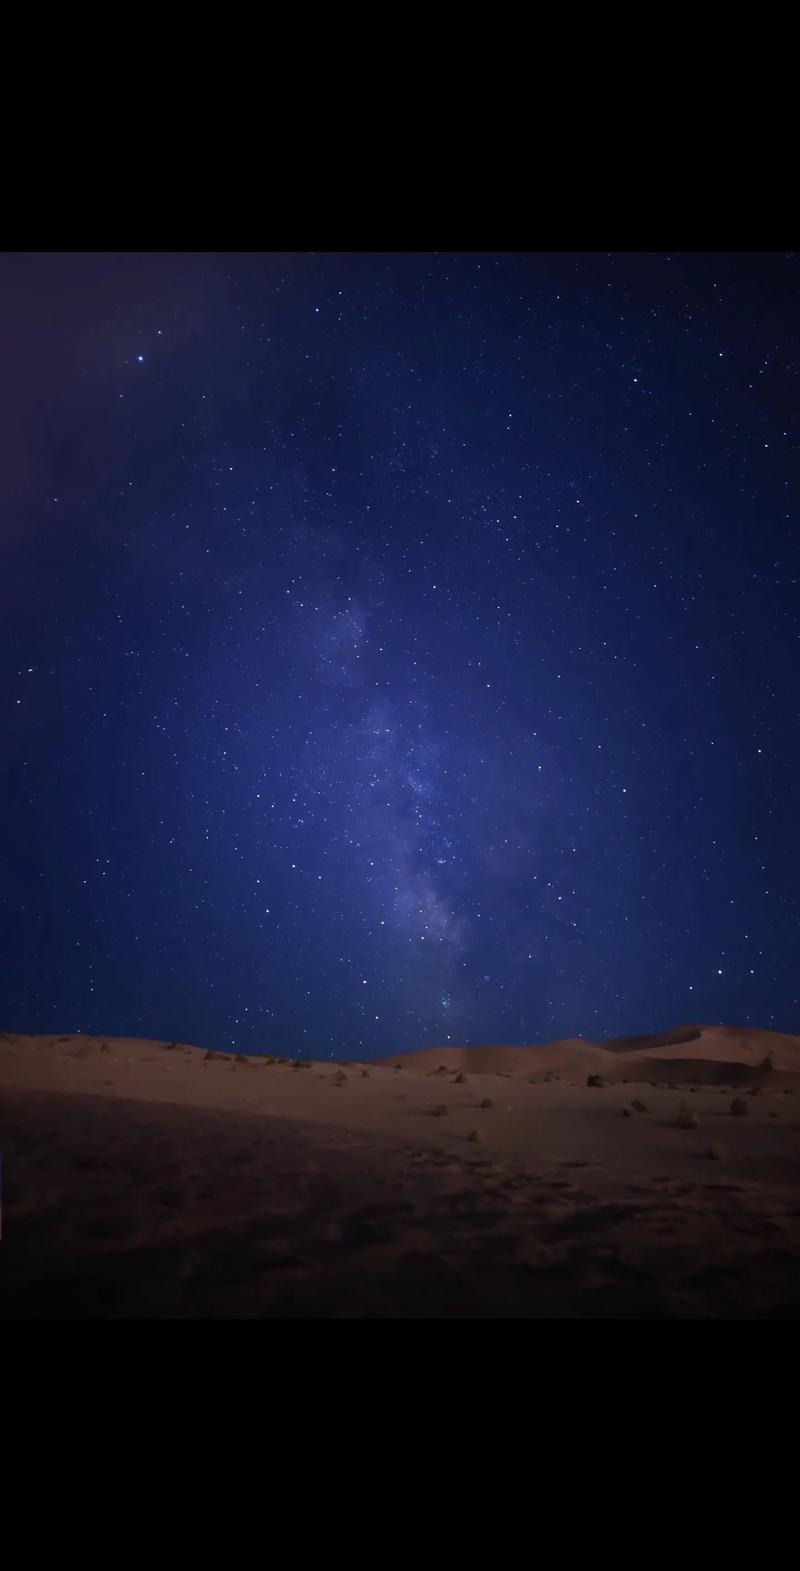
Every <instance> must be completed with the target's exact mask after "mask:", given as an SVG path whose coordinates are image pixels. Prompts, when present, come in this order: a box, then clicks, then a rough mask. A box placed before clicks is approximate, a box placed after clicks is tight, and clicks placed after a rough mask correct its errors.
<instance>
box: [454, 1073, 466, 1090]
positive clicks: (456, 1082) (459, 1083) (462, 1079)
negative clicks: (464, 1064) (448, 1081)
mask: <svg viewBox="0 0 800 1571" xmlns="http://www.w3.org/2000/svg"><path fill="white" fill-rule="evenodd" d="M466 1078H467V1077H466V1075H465V1074H463V1073H462V1071H461V1070H459V1072H458V1074H457V1075H456V1078H455V1080H454V1081H453V1085H457V1086H463V1084H464V1082H465V1081H466Z"/></svg>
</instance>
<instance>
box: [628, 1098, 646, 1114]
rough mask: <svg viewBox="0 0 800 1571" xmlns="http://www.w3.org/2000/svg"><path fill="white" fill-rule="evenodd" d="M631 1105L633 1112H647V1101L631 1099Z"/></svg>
mask: <svg viewBox="0 0 800 1571" xmlns="http://www.w3.org/2000/svg"><path fill="white" fill-rule="evenodd" d="M631 1107H632V1108H633V1111H634V1113H646V1112H647V1103H646V1102H639V1101H638V1100H637V1101H633V1102H631Z"/></svg>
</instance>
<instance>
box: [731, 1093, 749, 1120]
mask: <svg viewBox="0 0 800 1571" xmlns="http://www.w3.org/2000/svg"><path fill="white" fill-rule="evenodd" d="M746 1112H747V1103H746V1102H745V1100H744V1098H743V1097H741V1096H735V1097H734V1099H733V1101H732V1102H731V1117H732V1118H744V1115H745V1113H746Z"/></svg>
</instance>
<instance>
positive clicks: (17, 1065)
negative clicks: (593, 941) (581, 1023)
mask: <svg viewBox="0 0 800 1571" xmlns="http://www.w3.org/2000/svg"><path fill="white" fill-rule="evenodd" d="M706 1029H710V1030H715V1031H717V1032H719V1028H703V1030H704V1031H705V1030H706ZM763 1035H765V1034H764V1033H762V1034H761V1036H763ZM740 1036H741V1033H733V1035H732V1036H731V1035H730V1034H727V1035H726V1034H723V1035H722V1037H717V1038H716V1039H714V1038H712V1047H713V1042H714V1040H717V1041H720V1042H722V1043H724V1044H727V1045H726V1048H725V1050H726V1051H730V1050H731V1049H730V1044H731V1042H733V1048H734V1050H735V1051H740V1052H748V1053H751V1054H752V1053H754V1052H755V1051H756V1044H755V1042H754V1040H753V1034H752V1033H750V1034H749V1035H748V1036H747V1040H746V1041H745V1042H744V1044H740V1043H739V1042H738V1037H740ZM675 1045H676V1046H677V1045H679V1044H675ZM691 1045H692V1044H691V1043H689V1044H686V1043H684V1044H683V1045H682V1050H683V1051H684V1052H686V1051H688V1048H689V1046H691ZM759 1045H760V1043H759ZM784 1045H785V1044H784ZM659 1050H660V1049H659ZM716 1050H717V1049H716V1048H715V1049H714V1051H716ZM474 1051H475V1050H472V1049H455V1048H448V1049H434V1050H431V1051H430V1052H428V1053H427V1054H422V1055H418V1054H414V1055H412V1054H408V1055H403V1056H402V1057H401V1058H398V1059H394V1060H389V1061H388V1063H384V1064H380V1065H376V1066H360V1065H357V1064H356V1065H351V1066H346V1067H343V1068H340V1067H339V1066H337V1065H335V1064H332V1063H330V1062H328V1063H316V1064H312V1065H311V1066H310V1067H308V1068H300V1069H295V1068H292V1067H291V1065H289V1064H286V1065H278V1064H272V1065H268V1064H267V1063H266V1062H265V1061H264V1060H259V1059H254V1058H250V1059H248V1058H246V1057H241V1056H240V1057H238V1058H237V1057H236V1056H235V1055H232V1054H208V1053H206V1052H204V1051H203V1050H202V1049H199V1048H192V1047H188V1046H186V1045H183V1044H165V1043H157V1042H149V1041H140V1040H137V1039H132V1038H131V1039H113V1038H105V1039H103V1038H88V1037H68V1036H60V1037H21V1036H13V1035H12V1036H8V1035H6V1036H5V1037H0V1145H1V1146H2V1151H3V1174H4V1214H3V1240H2V1246H0V1316H7V1317H9V1316H10V1317H14V1316H22V1317H26V1316H35V1317H47V1316H61V1315H67V1316H84V1315H85V1316H98V1315H101V1316H125V1315H134V1316H139V1315H159V1316H161V1315H167V1316H190V1317H191V1316H194V1317H198V1316H199V1317H202V1316H209V1315H233V1316H256V1317H278V1318H280V1317H287V1316H313V1317H326V1318H330V1317H333V1318H340V1317H352V1316H355V1317H359V1316H370V1317H379V1318H390V1317H396V1316H433V1317H459V1316H468V1317H469V1316H487V1315H488V1316H497V1317H509V1316H511V1317H525V1318H547V1317H550V1316H566V1317H570V1318H583V1317H587V1316H588V1317H595V1318H605V1317H620V1316H622V1317H665V1318H670V1317H686V1316H733V1317H737V1316H743V1315H744V1316H747V1315H758V1316H766V1317H774V1316H786V1315H792V1316H796V1315H797V1314H798V1313H800V1081H798V1080H797V1079H796V1077H795V1076H793V1075H788V1074H785V1073H784V1076H783V1078H785V1079H786V1080H789V1081H791V1082H792V1083H791V1085H790V1086H787V1087H784V1088H781V1087H780V1086H779V1085H778V1084H777V1083H776V1082H777V1079H778V1076H777V1075H776V1076H775V1077H771V1078H770V1080H769V1082H768V1084H767V1085H765V1087H764V1089H763V1090H761V1091H760V1092H759V1093H758V1094H757V1095H753V1096H747V1095H745V1096H744V1097H743V1098H742V1100H743V1101H744V1102H745V1103H746V1104H747V1116H745V1117H743V1118H734V1117H731V1115H730V1111H729V1109H730V1102H731V1095H730V1091H729V1090H724V1091H722V1090H720V1088H718V1087H717V1086H713V1085H700V1086H697V1087H691V1088H688V1089H686V1090H685V1091H683V1092H676V1091H675V1090H671V1089H668V1088H667V1087H666V1086H664V1085H663V1084H659V1085H657V1086H655V1087H653V1086H651V1085H649V1084H647V1085H645V1086H642V1085H641V1084H636V1085H634V1084H633V1083H632V1084H630V1085H623V1084H622V1083H621V1078H620V1077H617V1078H616V1079H615V1080H614V1081H613V1083H611V1084H609V1085H608V1086H607V1087H606V1088H605V1089H602V1088H600V1089H595V1088H589V1087H587V1085H586V1075H585V1074H584V1073H581V1072H580V1071H582V1070H584V1069H585V1067H586V1065H587V1063H590V1064H591V1065H592V1066H593V1069H592V1071H590V1072H594V1065H595V1064H597V1063H598V1062H599V1061H600V1060H598V1058H597V1056H596V1055H597V1054H598V1053H601V1054H602V1055H603V1062H605V1060H609V1061H616V1062H617V1064H618V1066H620V1065H623V1066H624V1065H627V1067H628V1068H629V1069H630V1068H634V1067H635V1066H636V1065H637V1064H639V1065H642V1064H644V1066H645V1070H646V1073H647V1074H648V1075H650V1076H651V1077H652V1078H656V1076H655V1075H653V1074H652V1071H653V1069H654V1067H656V1062H657V1061H656V1060H654V1059H653V1057H652V1055H651V1054H650V1053H649V1052H648V1051H646V1050H645V1051H644V1052H642V1050H641V1049H639V1052H638V1055H637V1054H635V1053H634V1054H630V1055H628V1056H627V1057H626V1055H619V1054H614V1053H611V1052H609V1051H607V1050H606V1049H602V1048H596V1047H594V1046H593V1045H592V1044H582V1043H575V1042H568V1043H556V1044H551V1045H550V1048H549V1049H548V1050H547V1051H549V1052H550V1053H551V1054H552V1055H553V1056H552V1058H551V1059H549V1060H548V1059H545V1060H538V1061H537V1062H538V1063H539V1072H537V1073H536V1074H535V1075H530V1074H528V1073H526V1072H520V1070H519V1068H518V1067H517V1068H516V1069H515V1070H512V1071H509V1070H507V1069H501V1070H500V1072H499V1073H494V1072H492V1071H491V1070H490V1069H487V1067H486V1066H487V1064H488V1065H491V1064H494V1065H497V1064H505V1063H508V1062H513V1063H514V1064H516V1065H520V1064H522V1065H526V1066H527V1065H529V1063H530V1061H531V1057H530V1055H531V1054H536V1053H537V1052H538V1051H539V1050H538V1049H516V1048H502V1047H501V1048H486V1049H482V1050H478V1057H477V1059H476V1058H474V1057H473V1056H472V1055H473V1053H474ZM719 1051H722V1048H720V1049H719ZM520 1054H521V1055H522V1057H521V1058H518V1057H517V1055H520ZM587 1054H588V1057H587V1056H586V1055H587ZM446 1055H447V1056H446ZM481 1055H483V1056H481ZM486 1055H489V1056H488V1057H487V1056H486ZM492 1055H500V1056H499V1057H497V1056H492ZM508 1055H514V1057H513V1059H510V1058H509V1056H508ZM762 1056H763V1055H762ZM420 1059H421V1061H422V1064H423V1065H425V1066H427V1067H420V1063H419V1061H420ZM543 1062H554V1063H556V1064H559V1065H560V1066H561V1069H562V1070H563V1069H564V1067H565V1065H569V1066H570V1070H571V1073H570V1074H564V1075H563V1076H562V1077H559V1078H555V1076H553V1077H552V1078H548V1079H545V1078H544V1074H543V1073H542V1072H541V1065H542V1063H543ZM671 1062H672V1064H673V1065H674V1064H675V1063H676V1062H682V1063H684V1064H686V1063H688V1064H689V1066H690V1067H693V1068H694V1069H695V1070H697V1069H698V1067H699V1066H702V1063H703V1062H705V1063H706V1064H707V1065H710V1067H711V1068H712V1069H713V1070H714V1071H715V1072H717V1071H718V1070H719V1068H720V1065H721V1064H722V1063H724V1062H725V1061H724V1060H721V1059H709V1060H706V1061H702V1060H700V1059H694V1060H691V1059H690V1060H682V1061H678V1060H672V1061H671ZM729 1062H730V1061H729ZM397 1063H400V1064H402V1065H403V1067H401V1068H396V1067H394V1065H395V1064H397ZM476 1063H477V1064H478V1065H479V1066H480V1068H479V1069H476V1068H474V1067H473V1066H474V1065H475V1064H476ZM462 1064H465V1065H466V1066H467V1067H466V1068H465V1069H461V1067H460V1066H461V1065H462ZM440 1065H445V1067H444V1070H443V1071H440ZM738 1068H739V1070H740V1071H741V1072H742V1073H745V1072H747V1073H752V1074H756V1071H755V1070H754V1069H753V1067H752V1064H750V1063H748V1062H744V1061H741V1062H739V1063H738ZM658 1071H659V1078H660V1077H661V1076H663V1075H664V1074H666V1073H668V1072H671V1071H670V1062H669V1061H660V1062H658ZM685 1072H686V1071H684V1070H682V1071H681V1073H685ZM544 1073H548V1071H545V1072H544ZM462 1077H463V1078H462ZM754 1089H755V1088H754ZM681 1095H682V1096H683V1099H684V1100H685V1101H686V1102H687V1103H690V1104H691V1106H692V1109H693V1111H694V1112H695V1114H696V1117H697V1123H696V1126H691V1127H689V1128H682V1127H679V1126H678V1125H676V1122H675V1112H676V1108H677V1105H678V1100H679V1097H680V1096H681ZM634 1098H637V1099H638V1100H639V1101H640V1102H642V1103H643V1104H644V1106H645V1109H646V1110H645V1111H644V1112H641V1113H636V1112H634V1111H633V1110H632V1104H633V1099H634ZM623 1114H625V1115H626V1116H623ZM710 1144H713V1146H714V1147H715V1150H716V1153H717V1155H716V1158H715V1159H714V1160H712V1159H710V1158H709V1157H708V1155H707V1152H708V1148H709V1145H710Z"/></svg>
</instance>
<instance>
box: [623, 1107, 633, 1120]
mask: <svg viewBox="0 0 800 1571" xmlns="http://www.w3.org/2000/svg"><path fill="white" fill-rule="evenodd" d="M622 1116H623V1118H633V1113H632V1112H631V1110H630V1108H629V1107H623V1109H622Z"/></svg>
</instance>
